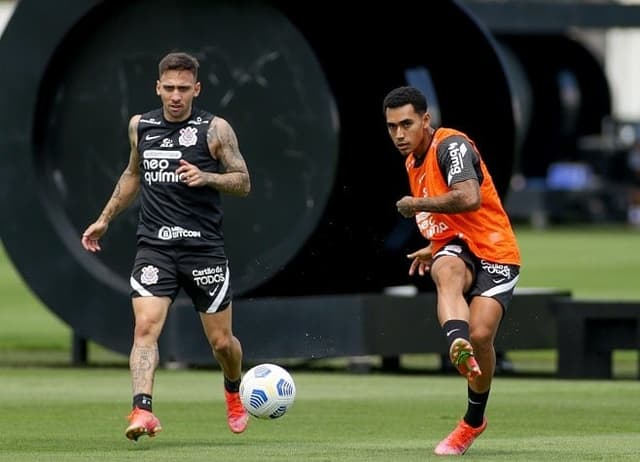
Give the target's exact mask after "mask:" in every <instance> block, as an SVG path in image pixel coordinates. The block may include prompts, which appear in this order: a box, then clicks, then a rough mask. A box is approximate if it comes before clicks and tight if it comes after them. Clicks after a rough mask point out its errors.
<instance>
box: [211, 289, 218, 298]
mask: <svg viewBox="0 0 640 462" xmlns="http://www.w3.org/2000/svg"><path fill="white" fill-rule="evenodd" d="M215 294H216V289H213V290H210V291H209V295H210V296H212V297H213V296H214V295H215Z"/></svg>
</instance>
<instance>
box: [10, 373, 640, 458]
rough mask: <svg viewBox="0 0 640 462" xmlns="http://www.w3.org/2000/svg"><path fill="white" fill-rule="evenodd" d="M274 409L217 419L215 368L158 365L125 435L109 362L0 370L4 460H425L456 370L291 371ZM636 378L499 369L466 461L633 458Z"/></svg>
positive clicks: (461, 386) (121, 399)
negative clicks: (139, 418)
mask: <svg viewBox="0 0 640 462" xmlns="http://www.w3.org/2000/svg"><path fill="white" fill-rule="evenodd" d="M293 376H294V378H295V380H296V385H297V389H298V392H297V399H296V402H295V404H294V406H293V408H292V409H291V410H290V411H289V413H288V414H286V415H285V416H284V417H282V418H281V419H279V420H274V421H262V420H256V419H252V420H251V422H250V426H249V428H248V430H247V431H246V432H245V433H244V434H242V435H234V434H232V433H231V432H229V430H228V429H227V428H226V423H225V420H224V407H223V406H224V405H223V401H222V392H221V383H220V378H219V374H218V373H217V372H211V371H184V370H183V371H176V370H160V371H159V372H158V376H157V380H156V385H157V386H156V392H155V395H154V396H155V405H154V411H155V413H156V414H157V415H158V417H159V418H160V419H161V421H162V423H163V428H164V430H163V432H162V433H160V435H159V436H157V437H156V438H154V439H149V438H141V440H140V441H139V442H138V443H132V442H130V441H128V440H126V439H125V437H124V434H123V432H124V428H125V426H126V421H125V416H126V414H127V413H128V411H129V408H128V404H129V396H128V390H129V383H128V377H127V374H126V373H125V372H124V371H122V370H118V369H66V368H58V369H46V368H36V369H33V368H26V369H24V368H18V369H4V370H2V386H1V388H0V389H1V392H0V393H1V395H0V396H1V398H0V399H1V402H2V404H1V406H2V417H1V418H0V448H1V449H0V460H3V461H12V462H14V461H36V460H37V461H98V460H100V461H128V460H131V461H154V462H155V461H172V462H173V461H176V460H181V461H211V460H215V461H243V462H265V461H282V460H286V461H309V462H310V461H323V462H333V461H343V462H356V461H357V462H362V461H380V462H389V461H394V462H395V461H398V462H411V461H425V460H435V459H437V457H435V456H433V455H432V451H433V447H434V446H435V445H436V444H437V442H438V440H439V439H440V438H442V437H443V436H444V435H446V434H447V433H448V432H449V431H450V429H451V428H452V426H453V424H454V423H455V420H456V418H457V417H459V416H460V415H461V413H462V412H463V406H464V398H463V396H464V392H465V389H466V384H465V382H464V380H463V379H462V378H461V377H451V378H448V377H437V376H436V377H433V376H428V377H425V376H394V375H381V374H373V375H350V374H341V373H334V374H324V373H322V374H315V373H310V372H298V373H294V375H293ZM637 396H638V384H637V382H632V381H605V382H594V381H580V382H577V381H559V380H548V379H526V380H525V379H517V378H501V379H500V378H499V379H497V380H496V381H495V383H494V387H493V392H492V399H491V401H490V406H489V410H488V419H489V427H488V429H487V431H486V432H485V434H484V435H483V436H482V437H480V438H479V439H478V440H477V441H476V443H475V444H474V446H473V447H472V448H471V449H470V450H469V452H468V453H467V455H466V456H465V460H472V461H510V462H516V461H527V462H531V461H545V462H546V461H562V462H569V461H604V460H611V461H635V460H637V457H638V454H640V438H638V431H639V430H640V428H639V425H640V424H639V422H638V407H637V405H636V404H637Z"/></svg>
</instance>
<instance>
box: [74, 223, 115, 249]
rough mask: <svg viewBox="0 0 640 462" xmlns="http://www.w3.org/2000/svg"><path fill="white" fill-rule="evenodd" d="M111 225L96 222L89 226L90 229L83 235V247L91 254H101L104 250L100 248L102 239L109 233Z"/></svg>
mask: <svg viewBox="0 0 640 462" xmlns="http://www.w3.org/2000/svg"><path fill="white" fill-rule="evenodd" d="M108 226H109V225H107V224H106V223H103V222H98V221H96V222H95V223H93V224H91V225H89V227H88V228H87V229H86V230H85V231H84V233H82V240H81V242H82V247H84V249H85V250H88V251H89V252H94V253H95V252H99V251H100V250H102V247H100V242H99V241H100V238H101V237H102V236H103V235H104V233H106V232H107V228H108Z"/></svg>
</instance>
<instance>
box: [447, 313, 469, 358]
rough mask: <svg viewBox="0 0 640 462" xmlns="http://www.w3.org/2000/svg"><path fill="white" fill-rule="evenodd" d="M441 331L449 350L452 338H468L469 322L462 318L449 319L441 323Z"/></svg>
mask: <svg viewBox="0 0 640 462" xmlns="http://www.w3.org/2000/svg"><path fill="white" fill-rule="evenodd" d="M442 331H443V332H444V335H445V337H446V338H447V342H448V344H449V351H450V350H451V344H452V343H453V341H454V340H456V339H459V338H463V339H465V340H469V323H468V322H467V321H464V320H462V319H450V320H449V321H447V322H445V323H444V324H443V325H442Z"/></svg>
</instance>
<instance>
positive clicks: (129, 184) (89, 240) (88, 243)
mask: <svg viewBox="0 0 640 462" xmlns="http://www.w3.org/2000/svg"><path fill="white" fill-rule="evenodd" d="M139 121H140V116H139V115H135V116H133V117H132V118H131V120H130V121H129V145H130V152H129V164H128V165H127V167H126V168H125V170H124V172H122V175H120V179H119V180H118V182H117V183H116V186H115V188H114V190H113V193H112V194H111V198H110V199H109V201H108V202H107V205H105V207H104V209H103V210H102V213H101V214H100V216H99V217H98V219H97V220H96V221H95V222H94V223H93V224H91V225H89V227H88V228H87V229H86V230H85V232H84V233H83V234H82V246H83V247H84V248H85V249H86V250H89V251H91V252H97V251H99V250H101V248H100V244H99V242H98V241H99V240H100V238H101V237H102V236H103V235H104V233H106V232H107V228H108V227H109V222H111V220H112V219H113V218H114V217H115V216H116V215H118V214H119V213H120V212H122V211H123V210H124V209H126V208H127V207H128V206H129V205H130V204H131V202H133V200H134V199H135V198H136V195H137V194H138V190H139V189H140V168H139V165H138V160H139V157H140V156H139V154H138V122H139Z"/></svg>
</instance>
